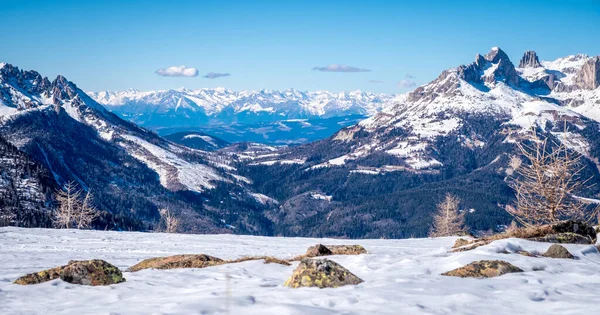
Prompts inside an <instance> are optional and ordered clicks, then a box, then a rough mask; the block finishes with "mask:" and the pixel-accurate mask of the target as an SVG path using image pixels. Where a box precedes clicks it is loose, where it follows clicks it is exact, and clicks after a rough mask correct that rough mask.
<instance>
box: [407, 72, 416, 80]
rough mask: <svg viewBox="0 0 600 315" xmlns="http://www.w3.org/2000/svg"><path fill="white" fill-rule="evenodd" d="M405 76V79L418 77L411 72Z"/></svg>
mask: <svg viewBox="0 0 600 315" xmlns="http://www.w3.org/2000/svg"><path fill="white" fill-rule="evenodd" d="M404 78H405V79H416V78H417V77H415V76H414V75H412V74H410V73H407V74H406V75H405V76H404Z"/></svg>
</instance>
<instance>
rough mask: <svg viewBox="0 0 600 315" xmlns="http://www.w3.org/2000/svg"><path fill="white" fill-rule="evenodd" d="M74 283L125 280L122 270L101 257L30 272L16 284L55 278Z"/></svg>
mask: <svg viewBox="0 0 600 315" xmlns="http://www.w3.org/2000/svg"><path fill="white" fill-rule="evenodd" d="M58 278H60V279H61V280H63V281H65V282H69V283H73V284H83V285H92V286H97V285H110V284H115V283H121V282H124V281H125V278H123V274H122V273H121V270H119V268H117V267H116V266H114V265H112V264H110V263H108V262H106V261H104V260H100V259H93V260H82V261H75V260H72V261H69V264H67V265H65V266H60V267H56V268H52V269H47V270H43V271H40V272H35V273H30V274H28V275H25V276H23V277H21V278H19V279H17V280H15V282H14V283H15V284H21V285H26V284H38V283H42V282H46V281H50V280H54V279H58Z"/></svg>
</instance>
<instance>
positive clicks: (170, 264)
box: [127, 254, 225, 272]
mask: <svg viewBox="0 0 600 315" xmlns="http://www.w3.org/2000/svg"><path fill="white" fill-rule="evenodd" d="M224 263H225V261H223V260H222V259H220V258H217V257H212V256H208V255H204V254H199V255H174V256H167V257H154V258H148V259H145V260H142V261H141V262H139V263H137V264H135V265H134V266H131V267H129V269H127V271H131V272H134V271H139V270H142V269H176V268H205V267H210V266H216V265H222V264H224Z"/></svg>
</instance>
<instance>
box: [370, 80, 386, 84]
mask: <svg viewBox="0 0 600 315" xmlns="http://www.w3.org/2000/svg"><path fill="white" fill-rule="evenodd" d="M369 83H378V84H379V83H383V81H381V80H369Z"/></svg>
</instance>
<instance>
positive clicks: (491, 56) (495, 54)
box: [485, 47, 512, 64]
mask: <svg viewBox="0 0 600 315" xmlns="http://www.w3.org/2000/svg"><path fill="white" fill-rule="evenodd" d="M485 60H487V61H489V62H491V63H498V62H500V60H504V61H505V62H506V61H508V62H510V58H508V55H507V54H506V53H505V52H504V51H503V50H502V49H500V48H499V47H492V49H491V50H490V52H489V53H487V54H486V55H485ZM510 63H511V64H512V62H510Z"/></svg>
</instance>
